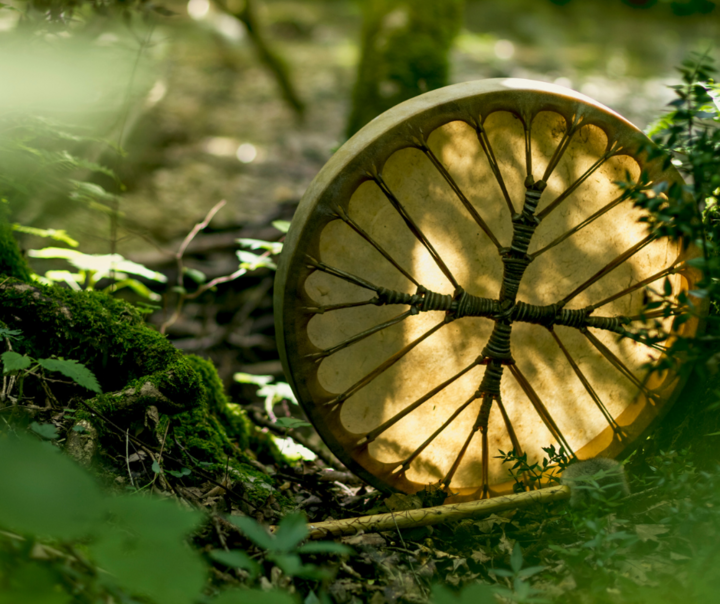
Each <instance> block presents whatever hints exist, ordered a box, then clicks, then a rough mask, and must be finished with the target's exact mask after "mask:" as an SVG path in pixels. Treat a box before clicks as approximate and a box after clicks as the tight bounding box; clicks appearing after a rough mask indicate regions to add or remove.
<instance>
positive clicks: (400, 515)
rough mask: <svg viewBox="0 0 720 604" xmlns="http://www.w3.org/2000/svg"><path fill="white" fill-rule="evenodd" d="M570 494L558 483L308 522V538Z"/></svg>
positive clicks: (383, 528) (413, 523)
mask: <svg viewBox="0 0 720 604" xmlns="http://www.w3.org/2000/svg"><path fill="white" fill-rule="evenodd" d="M569 497H570V488H569V487H568V486H567V485H559V486H555V487H547V488H544V489H539V490H537V491H528V492H525V493H517V494H514V495H506V496H504V497H495V498H493V499H481V500H480V501H470V502H466V503H455V504H450V505H439V506H436V507H431V508H424V509H420V510H406V511H403V512H390V513H389V514H374V515H372V516H360V517H358V518H346V519H344V520H331V521H328V522H314V523H311V524H309V525H308V529H309V530H310V535H309V537H310V539H322V538H325V537H340V536H342V535H354V534H355V533H357V532H359V531H361V530H362V531H365V532H383V531H389V530H393V529H394V528H397V529H398V530H399V529H401V528H402V529H405V528H412V527H417V526H429V525H431V524H439V523H441V522H449V521H455V520H462V519H463V518H470V517H475V516H483V515H485V514H492V513H496V512H501V511H503V510H509V509H515V508H520V507H526V506H529V505H533V504H535V503H550V502H552V501H561V500H563V499H568V498H569Z"/></svg>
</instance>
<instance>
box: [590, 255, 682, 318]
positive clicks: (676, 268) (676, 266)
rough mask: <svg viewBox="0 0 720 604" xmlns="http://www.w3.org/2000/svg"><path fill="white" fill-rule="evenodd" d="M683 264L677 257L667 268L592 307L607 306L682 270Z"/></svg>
mask: <svg viewBox="0 0 720 604" xmlns="http://www.w3.org/2000/svg"><path fill="white" fill-rule="evenodd" d="M681 264H682V261H681V260H680V259H677V260H676V261H675V262H673V263H672V264H671V265H670V266H668V267H667V268H664V269H662V270H661V271H658V272H657V273H655V274H654V275H651V276H650V277H648V278H647V279H643V280H642V281H639V282H638V283H635V284H634V285H631V286H629V287H626V288H625V289H623V290H621V291H619V292H618V293H616V294H613V295H612V296H609V297H607V298H605V299H604V300H601V301H600V302H596V303H595V304H593V305H592V306H591V307H590V308H592V309H593V310H595V309H596V308H600V307H601V306H605V305H606V304H609V303H610V302H613V301H614V300H617V299H618V298H622V297H623V296H627V295H628V294H631V293H633V292H634V291H637V290H638V289H640V288H641V287H645V286H646V285H650V283H653V282H654V281H657V280H658V279H662V278H663V277H665V276H666V275H674V274H675V273H677V272H678V271H680V270H682V266H679V265H681Z"/></svg>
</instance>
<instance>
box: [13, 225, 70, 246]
mask: <svg viewBox="0 0 720 604" xmlns="http://www.w3.org/2000/svg"><path fill="white" fill-rule="evenodd" d="M12 229H13V231H18V232H20V233H27V234H28V235H34V236H35V237H45V238H50V239H54V240H55V241H62V242H63V243H66V244H67V245H69V246H70V247H77V246H78V245H80V244H79V243H78V242H77V241H75V240H74V239H73V238H72V237H70V236H69V235H68V234H67V233H66V232H65V231H63V230H56V229H36V228H34V227H29V226H23V225H21V224H13V225H12Z"/></svg>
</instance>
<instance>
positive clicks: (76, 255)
mask: <svg viewBox="0 0 720 604" xmlns="http://www.w3.org/2000/svg"><path fill="white" fill-rule="evenodd" d="M28 256H30V257H31V258H61V259H64V260H67V261H68V262H69V263H70V264H72V265H73V266H74V267H75V268H77V269H79V270H83V271H92V272H93V273H96V275H95V279H96V280H99V279H103V278H106V277H109V276H110V274H111V273H113V272H114V273H129V274H131V275H138V276H139V277H144V278H145V279H149V280H150V281H157V282H159V283H165V282H166V281H167V277H166V276H165V275H163V274H162V273H158V272H157V271H152V270H150V269H149V268H146V267H145V266H143V265H142V264H138V263H136V262H132V261H131V260H126V259H125V258H124V257H123V256H121V255H120V254H83V253H82V252H79V251H77V250H69V249H67V248H62V247H46V248H43V249H41V250H28Z"/></svg>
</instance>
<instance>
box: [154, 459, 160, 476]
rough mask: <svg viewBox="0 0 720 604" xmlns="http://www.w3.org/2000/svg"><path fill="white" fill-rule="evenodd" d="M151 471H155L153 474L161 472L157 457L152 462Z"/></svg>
mask: <svg viewBox="0 0 720 604" xmlns="http://www.w3.org/2000/svg"><path fill="white" fill-rule="evenodd" d="M152 471H153V472H155V474H162V468H161V467H160V464H159V463H158V461H157V459H156V460H154V461H153V462H152Z"/></svg>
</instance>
